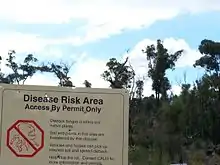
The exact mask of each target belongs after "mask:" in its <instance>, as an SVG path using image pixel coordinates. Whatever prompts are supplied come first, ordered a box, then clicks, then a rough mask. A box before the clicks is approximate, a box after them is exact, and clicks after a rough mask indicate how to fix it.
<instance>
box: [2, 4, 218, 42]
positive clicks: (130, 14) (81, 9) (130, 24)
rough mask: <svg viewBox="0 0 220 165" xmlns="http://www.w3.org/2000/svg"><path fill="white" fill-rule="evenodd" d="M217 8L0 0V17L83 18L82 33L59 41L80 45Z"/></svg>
mask: <svg viewBox="0 0 220 165" xmlns="http://www.w3.org/2000/svg"><path fill="white" fill-rule="evenodd" d="M12 4H13V5H12ZM189 4H190V5H189ZM219 9H220V1H218V0H211V1H210V0H209V1H208V0H194V1H186V0H184V1H183V0H178V1H175V0H167V1H159V0H155V1H150V0H136V1H134V0H117V1H116V0H105V1H102V0H93V1H88V0H74V1H73V0H37V1H36V0H35V1H30V0H19V1H17V0H8V1H3V0H0V19H3V20H11V21H14V22H19V23H46V24H49V23H58V24H62V23H68V22H70V21H74V20H78V19H81V20H85V21H86V22H87V24H86V25H85V26H84V27H82V29H81V30H82V31H83V34H84V35H83V36H72V37H69V38H67V39H63V41H62V42H72V43H73V44H75V45H80V44H83V43H85V42H91V41H94V40H97V39H101V38H107V37H109V35H112V34H118V33H120V32H121V31H122V30H123V29H138V28H141V27H143V26H149V25H151V24H152V23H154V22H155V21H158V20H166V19H171V18H173V17H175V16H177V15H178V14H181V13H186V12H191V13H198V12H204V11H205V12H206V11H210V10H219ZM64 40H65V41H64Z"/></svg>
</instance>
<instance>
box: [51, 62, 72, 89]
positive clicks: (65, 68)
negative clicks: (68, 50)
mask: <svg viewBox="0 0 220 165" xmlns="http://www.w3.org/2000/svg"><path fill="white" fill-rule="evenodd" d="M72 65H73V63H72V64H71V65H69V64H67V63H63V62H60V64H55V63H51V64H50V65H49V66H48V70H47V71H48V72H51V73H53V74H54V75H55V76H56V77H57V78H58V79H59V85H60V86H62V87H74V85H73V83H72V81H71V80H70V77H69V76H68V74H69V72H70V70H71V67H72Z"/></svg>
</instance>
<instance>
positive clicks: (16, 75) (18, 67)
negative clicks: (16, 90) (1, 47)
mask: <svg viewBox="0 0 220 165" xmlns="http://www.w3.org/2000/svg"><path fill="white" fill-rule="evenodd" d="M15 55H16V52H15V51H14V50H10V51H9V52H8V58H7V59H6V61H7V63H6V66H7V67H8V68H10V69H11V71H12V72H11V73H9V74H3V73H1V74H0V78H1V82H2V83H7V84H14V83H17V84H18V85H19V84H24V83H25V81H26V80H27V79H28V78H31V77H32V76H33V75H34V74H35V73H36V72H38V71H40V72H46V71H47V67H45V66H41V65H39V64H38V63H37V62H38V59H37V58H35V57H34V56H33V55H32V54H28V55H27V56H26V57H25V58H24V61H23V63H17V62H16V61H15V60H16V56H15ZM1 60H2V58H1Z"/></svg>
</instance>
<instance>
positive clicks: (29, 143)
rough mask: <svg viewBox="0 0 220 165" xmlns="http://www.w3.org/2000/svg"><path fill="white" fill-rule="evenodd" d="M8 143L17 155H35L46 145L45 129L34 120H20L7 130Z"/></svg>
mask: <svg viewBox="0 0 220 165" xmlns="http://www.w3.org/2000/svg"><path fill="white" fill-rule="evenodd" d="M6 143H7V147H8V148H9V149H10V150H11V151H12V152H13V153H14V154H15V155H16V156H17V157H27V158H28V157H33V156H35V155H36V154H37V153H38V152H39V151H40V150H41V149H42V148H43V147H44V131H43V130H42V128H41V127H40V126H39V125H38V124H37V123H36V122H35V121H33V120H18V121H16V122H15V123H14V124H13V125H12V126H11V127H10V128H9V129H8V130H7V142H6Z"/></svg>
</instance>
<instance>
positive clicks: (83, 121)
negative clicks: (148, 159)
mask: <svg viewBox="0 0 220 165" xmlns="http://www.w3.org/2000/svg"><path fill="white" fill-rule="evenodd" d="M0 97H1V99H0V104H1V136H0V137H1V153H0V164H2V165H3V164H4V165H13V164H14V165H15V164H19V165H39V164H40V165H127V164H128V111H129V110H128V109H129V107H128V93H127V91H125V90H113V89H93V88H76V89H71V88H63V87H48V86H16V85H1V89H0Z"/></svg>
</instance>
